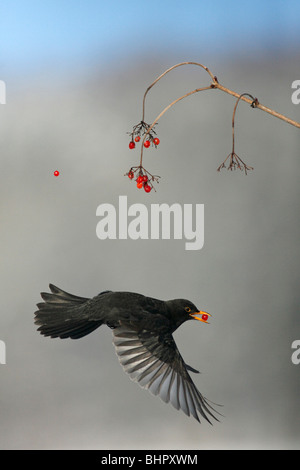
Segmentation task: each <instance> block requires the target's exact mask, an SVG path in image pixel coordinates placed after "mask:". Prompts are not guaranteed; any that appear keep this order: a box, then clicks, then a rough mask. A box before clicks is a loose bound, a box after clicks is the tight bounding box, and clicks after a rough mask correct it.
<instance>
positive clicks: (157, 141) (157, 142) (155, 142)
mask: <svg viewBox="0 0 300 470" xmlns="http://www.w3.org/2000/svg"><path fill="white" fill-rule="evenodd" d="M153 142H154V144H155V145H159V143H160V140H159V139H158V138H157V137H155V139H153Z"/></svg>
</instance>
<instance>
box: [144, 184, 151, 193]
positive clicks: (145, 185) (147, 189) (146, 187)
mask: <svg viewBox="0 0 300 470" xmlns="http://www.w3.org/2000/svg"><path fill="white" fill-rule="evenodd" d="M151 189H152V188H151V186H150V185H149V184H147V183H146V184H144V190H145V191H146V193H150V191H151Z"/></svg>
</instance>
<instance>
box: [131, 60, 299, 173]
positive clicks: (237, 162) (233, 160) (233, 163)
mask: <svg viewBox="0 0 300 470" xmlns="http://www.w3.org/2000/svg"><path fill="white" fill-rule="evenodd" d="M183 65H197V66H199V67H201V68H203V69H204V70H205V71H206V72H207V73H208V74H209V76H210V78H211V79H212V82H211V84H210V85H209V86H206V87H202V88H196V89H195V90H193V91H190V92H189V93H186V94H185V95H183V96H181V97H180V98H177V99H176V100H174V101H172V103H170V104H169V105H168V106H166V107H165V108H164V110H163V111H161V113H160V114H159V115H158V116H157V117H156V119H155V120H154V121H153V123H152V124H151V125H150V126H149V127H148V129H147V131H146V132H145V134H144V138H143V141H142V144H141V158H140V167H141V168H142V161H143V148H144V142H145V139H146V137H147V135H149V133H150V132H151V130H152V129H153V127H154V126H155V125H156V124H157V122H158V121H159V119H160V118H161V117H162V116H163V115H164V114H165V113H166V112H167V111H168V110H169V109H170V108H171V107H172V106H174V104H176V103H178V101H181V100H182V99H184V98H186V97H188V96H190V95H193V94H194V93H197V92H199V91H203V90H212V89H219V90H221V91H223V92H224V93H227V94H229V95H231V96H235V97H236V98H238V99H237V102H236V104H235V107H234V112H233V116H232V152H231V154H229V155H228V156H227V158H226V159H225V160H224V162H223V163H222V164H221V165H220V167H219V168H218V170H219V171H220V169H221V168H224V167H225V162H226V161H227V159H228V158H229V157H230V164H229V168H228V169H231V170H232V169H235V168H240V169H241V170H244V171H245V173H246V174H247V170H251V169H252V167H249V166H247V165H246V164H245V163H244V162H243V161H242V159H241V158H240V157H238V155H236V154H235V152H234V118H235V113H236V109H237V105H238V103H239V101H240V100H242V101H245V102H246V103H249V104H250V105H251V106H252V107H253V108H258V109H261V110H262V111H265V112H266V113H268V114H271V115H272V116H274V117H276V118H278V119H281V120H282V121H285V122H287V123H288V124H291V125H292V126H295V127H297V128H298V129H300V123H299V122H297V121H294V120H292V119H290V118H288V117H286V116H284V115H283V114H280V113H278V112H277V111H274V110H273V109H271V108H268V107H267V106H264V105H262V104H261V103H259V102H258V100H257V98H253V96H251V95H249V94H248V93H243V94H239V93H236V92H234V91H232V90H230V89H229V88H226V87H224V86H223V85H221V84H220V83H219V81H218V79H217V77H216V76H214V75H213V74H212V72H211V71H210V70H209V69H208V67H206V66H205V65H202V64H200V63H198V62H181V63H179V64H176V65H173V66H172V67H170V68H169V69H167V70H166V71H165V72H163V73H162V74H161V75H159V77H157V78H156V79H155V80H154V82H153V83H151V85H150V86H149V87H148V88H147V90H146V91H145V94H144V97H143V113H142V121H141V123H144V118H145V100H146V96H147V94H148V92H149V91H150V90H151V88H152V87H153V86H154V85H155V84H156V83H157V82H158V81H159V80H160V79H161V78H163V77H164V76H165V75H166V74H167V73H169V72H171V71H172V70H174V69H175V68H177V67H180V66H183ZM132 135H133V134H132Z"/></svg>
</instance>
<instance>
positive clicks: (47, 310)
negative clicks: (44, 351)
mask: <svg viewBox="0 0 300 470" xmlns="http://www.w3.org/2000/svg"><path fill="white" fill-rule="evenodd" d="M49 287H50V290H51V292H52V293H51V294H50V293H46V292H41V297H42V299H43V300H44V302H41V303H38V304H37V307H38V310H37V311H36V312H35V320H34V323H35V324H36V325H40V326H39V328H38V331H40V332H41V334H42V335H44V336H51V338H72V339H78V338H81V337H82V336H85V335H87V334H89V333H91V332H92V331H94V330H95V329H96V328H98V327H99V326H100V325H101V324H102V321H101V320H99V321H91V320H89V319H88V308H87V302H88V301H89V300H90V299H88V298H85V297H78V296H76V295H72V294H68V293H67V292H65V291H63V290H61V289H59V288H58V287H56V286H54V285H53V284H49Z"/></svg>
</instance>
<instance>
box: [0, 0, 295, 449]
mask: <svg viewBox="0 0 300 470" xmlns="http://www.w3.org/2000/svg"><path fill="white" fill-rule="evenodd" d="M22 5H23V6H22ZM56 7H57V8H56ZM222 7H223V2H217V3H216V2H214V5H213V6H207V5H204V4H203V3H202V2H193V1H190V2H189V1H187V2H185V4H184V7H179V6H178V5H177V6H176V5H175V6H174V4H173V2H169V1H166V2H162V4H161V2H153V4H148V3H146V2H139V3H138V2H135V1H130V2H129V3H128V2H126V4H125V2H116V1H113V2H109V4H108V5H106V3H105V4H104V2H95V1H92V0H90V1H87V2H85V3H83V4H82V3H81V2H79V1H78V2H77V1H73V2H67V1H65V2H61V3H60V7H59V6H58V4H57V2H56V1H54V2H49V1H47V2H43V7H42V6H37V3H36V2H31V1H26V2H17V1H13V2H3V3H2V7H1V8H2V12H1V13H2V14H1V18H2V20H1V21H2V25H1V31H2V32H1V34H0V39H1V56H2V60H1V68H0V79H2V80H4V81H5V83H6V87H7V97H6V101H7V103H6V105H1V106H0V148H1V174H0V178H1V183H0V196H1V197H0V204H1V206H0V207H1V232H0V237H1V248H0V249H1V316H0V339H1V340H2V341H4V342H5V344H6V354H7V357H6V364H5V365H4V364H0V384H1V393H0V448H1V449H178V448H179V449H240V448H241V449H242V448H253V449H254V448H255V449H260V448H268V449H279V448H284V449H299V447H300V446H299V438H300V413H299V409H300V397H299V390H300V380H299V377H300V365H298V366H297V365H294V364H293V363H292V361H291V355H292V352H293V350H292V349H291V344H292V342H293V341H294V340H296V339H300V325H299V143H300V134H299V129H296V128H294V127H292V126H290V125H289V124H286V123H284V122H282V121H280V120H278V119H276V118H274V117H272V116H270V115H268V114H266V113H263V112H262V111H259V110H253V109H251V108H250V106H249V105H246V104H245V103H240V104H239V107H238V111H237V118H236V152H237V154H238V155H239V156H240V157H241V158H242V159H243V160H245V161H246V162H247V163H248V164H249V165H251V166H253V167H254V171H253V172H251V173H249V174H248V176H245V175H244V174H242V173H241V172H239V171H236V172H229V171H227V170H223V171H222V172H220V173H219V172H217V171H216V169H217V167H218V166H219V165H220V163H221V162H222V161H223V160H224V159H225V157H226V156H227V155H228V154H229V153H230V151H231V117H232V111H233V107H234V104H235V100H234V99H233V98H232V97H230V96H228V95H226V94H224V93H222V92H220V91H209V92H204V93H198V94H196V95H194V96H192V97H190V98H187V99H186V100H183V101H181V102H180V103H178V104H177V105H176V106H174V107H173V108H172V109H171V110H170V111H169V112H168V113H167V114H166V115H165V116H164V117H163V118H162V119H161V120H160V122H159V124H158V126H157V132H158V136H159V138H160V140H161V144H160V146H159V148H158V149H157V150H155V149H153V148H152V149H149V150H147V151H145V153H144V165H145V167H146V168H147V169H148V170H149V171H150V172H152V173H155V174H159V175H160V176H161V182H160V184H159V185H158V187H157V192H156V193H154V192H153V191H152V192H151V194H149V195H148V194H146V193H144V192H143V191H141V190H140V191H139V190H138V189H137V188H136V187H135V185H134V183H133V182H130V181H129V180H128V178H126V177H124V173H125V172H127V171H128V170H129V168H130V167H131V166H132V165H137V164H138V161H139V149H138V148H136V149H135V150H129V149H128V142H129V138H128V135H127V134H126V132H129V131H131V129H132V126H133V125H135V124H137V123H138V122H139V121H140V119H141V105H142V97H143V93H144V91H145V89H146V88H147V86H148V85H149V84H150V83H151V82H152V81H153V80H154V79H155V78H156V77H157V76H158V75H159V74H160V73H162V72H163V71H164V70H165V69H167V68H168V67H170V66H172V65H174V64H175V63H178V62H181V61H186V60H192V61H196V62H201V63H203V64H204V65H206V66H208V67H209V68H210V70H211V71H212V72H213V74H215V75H217V77H218V79H219V81H220V83H222V84H223V85H225V86H228V87H229V88H231V89H232V90H234V91H236V92H238V93H243V92H248V93H251V94H253V95H254V96H256V97H257V98H258V99H259V101H260V102H261V103H263V104H265V105H266V106H269V107H271V108H274V109H275V110H277V111H279V112H281V113H283V114H286V115H287V116H289V117H291V118H293V119H295V120H298V121H300V113H299V111H300V107H299V106H300V105H298V106H296V105H294V104H293V103H292V101H291V95H292V89H291V84H292V82H293V81H294V80H297V79H299V78H300V69H299V63H300V60H299V59H300V55H299V31H298V27H296V25H297V22H298V21H299V5H297V2H293V1H288V2H280V1H275V2H268V1H265V2H243V4H242V6H241V5H239V3H238V2H234V1H233V2H229V3H228V4H227V3H226V11H223V10H222ZM242 7H243V8H242ZM250 13H251V14H250ZM1 36H2V37H1ZM206 84H209V80H208V76H207V75H206V73H205V72H204V71H202V70H200V69H198V68H197V67H193V66H186V67H180V68H178V69H177V70H175V71H173V72H171V73H170V74H168V75H167V76H166V77H165V78H164V79H162V80H161V81H160V82H159V83H158V84H157V85H156V86H155V87H154V88H153V89H152V90H151V91H150V93H149V95H148V98H147V102H146V121H147V122H152V121H153V120H154V118H155V117H156V116H157V115H158V114H159V112H160V111H161V110H162V109H163V108H164V107H165V106H166V105H167V104H169V103H170V102H171V101H172V100H174V99H175V98H177V97H179V96H181V95H182V94H184V93H185V92H187V91H190V90H192V89H194V88H197V87H200V86H204V85H206ZM55 170H59V172H60V176H59V177H57V178H55V177H54V176H53V172H54V171H55ZM119 195H127V197H128V205H130V204H133V203H135V202H140V203H143V204H145V205H146V206H147V207H148V209H149V210H150V208H151V204H152V203H162V202H166V203H168V204H172V203H174V202H177V203H180V204H184V203H192V204H197V203H198V204H204V205H205V242H204V247H203V249H202V250H199V251H186V250H185V249H184V240H175V241H174V240H169V241H168V240H138V241H132V240H105V241H100V240H99V239H98V238H97V237H96V225H97V222H98V220H99V219H98V218H97V217H96V208H97V206H98V205H99V204H101V203H104V202H107V203H111V204H114V205H115V206H116V207H117V205H118V198H119ZM50 282H51V283H54V284H56V285H57V286H59V287H61V288H62V289H64V290H66V291H69V292H71V293H73V294H76V295H80V296H85V297H92V296H94V295H96V294H98V293H99V292H100V291H102V290H105V289H111V290H129V291H134V292H139V293H143V294H145V295H149V296H153V297H156V298H161V299H165V300H167V299H171V298H176V297H184V298H188V299H190V300H191V301H193V302H194V303H196V305H197V306H199V308H201V309H203V310H207V311H209V312H210V313H212V315H213V316H212V320H211V323H210V325H209V326H207V325H202V324H198V323H197V324H195V323H196V322H195V323H192V322H187V323H186V324H184V325H183V326H182V327H181V328H180V329H179V330H178V331H177V332H175V335H174V336H175V339H176V342H177V344H178V347H179V349H180V351H181V353H182V355H183V357H184V359H185V360H186V362H187V363H188V364H191V365H192V366H193V367H195V368H198V369H200V370H201V372H202V373H201V375H196V376H195V375H194V376H193V379H194V381H195V383H196V385H197V386H198V388H199V390H200V391H201V393H202V394H204V396H206V397H207V398H209V399H210V400H212V401H214V402H217V403H221V404H223V408H222V413H223V414H224V418H222V419H221V423H216V424H215V425H214V426H210V425H209V424H207V423H202V424H201V425H199V424H198V423H197V422H196V421H195V420H193V419H192V418H187V417H186V416H185V415H184V414H183V413H182V412H177V411H176V410H175V409H174V408H173V407H172V406H171V405H166V404H164V403H163V402H162V401H161V400H159V399H158V398H155V397H153V396H152V395H150V394H149V393H148V392H147V391H144V390H142V389H141V388H139V387H138V386H137V385H136V384H135V383H133V382H131V381H130V379H129V377H128V376H127V375H126V374H125V373H124V372H123V370H122V369H121V367H120V365H119V363H118V359H117V357H116V355H115V352H114V348H113V346H112V336H111V332H110V330H109V329H108V328H106V327H102V328H100V329H99V330H96V331H95V332H93V333H92V334H90V335H89V336H87V337H85V338H83V339H81V340H78V341H72V340H58V339H49V338H44V337H42V336H41V335H39V333H37V331H36V327H35V325H34V324H33V317H34V315H33V314H34V311H35V310H36V307H35V305H36V303H38V302H40V300H41V299H40V292H41V291H48V284H49V283H50Z"/></svg>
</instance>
